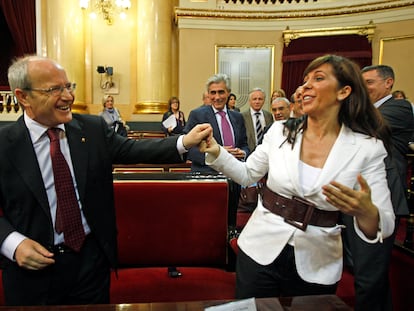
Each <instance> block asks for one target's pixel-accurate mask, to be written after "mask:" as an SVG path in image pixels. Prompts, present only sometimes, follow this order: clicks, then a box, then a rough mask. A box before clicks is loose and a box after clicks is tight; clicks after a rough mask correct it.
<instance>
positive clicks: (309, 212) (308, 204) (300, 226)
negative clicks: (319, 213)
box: [285, 196, 315, 231]
mask: <svg viewBox="0 0 414 311" xmlns="http://www.w3.org/2000/svg"><path fill="white" fill-rule="evenodd" d="M292 200H294V201H297V202H298V203H301V204H303V205H305V206H306V212H305V217H303V222H302V223H300V222H297V221H294V220H290V219H286V218H285V222H286V223H288V224H290V225H292V226H294V227H296V228H298V229H300V230H302V231H306V228H307V227H308V224H309V222H310V220H311V217H312V214H313V211H314V210H315V204H313V203H311V202H309V201H307V200H305V199H302V198H300V197H297V196H293V197H292Z"/></svg>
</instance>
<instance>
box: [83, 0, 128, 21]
mask: <svg viewBox="0 0 414 311" xmlns="http://www.w3.org/2000/svg"><path fill="white" fill-rule="evenodd" d="M89 2H91V5H90V6H91V7H90V11H91V12H90V14H89V16H90V17H91V18H93V19H95V18H96V16H97V15H98V14H100V15H102V17H103V19H104V20H105V21H106V23H107V24H108V25H112V24H113V22H114V15H116V14H119V16H120V17H121V18H122V19H125V18H126V11H127V10H128V9H129V8H130V7H131V1H129V0H92V1H89V0H80V1H79V5H80V7H81V8H82V9H83V10H87V9H88V7H89Z"/></svg>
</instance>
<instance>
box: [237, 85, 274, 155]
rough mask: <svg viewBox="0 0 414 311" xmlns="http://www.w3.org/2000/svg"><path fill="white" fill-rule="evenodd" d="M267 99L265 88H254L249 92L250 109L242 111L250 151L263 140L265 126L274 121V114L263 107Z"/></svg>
mask: <svg viewBox="0 0 414 311" xmlns="http://www.w3.org/2000/svg"><path fill="white" fill-rule="evenodd" d="M265 99H266V94H265V92H264V90H263V89H261V88H254V89H253V90H251V91H250V93H249V105H250V109H249V110H246V111H243V112H242V116H243V119H244V125H245V127H246V134H247V144H248V145H249V150H250V152H252V151H253V150H254V149H255V148H256V146H257V145H258V144H260V143H261V142H262V139H263V134H264V129H265V127H266V126H268V125H270V124H272V123H273V116H272V114H271V113H270V112H269V111H267V110H264V109H262V108H263V105H264V103H265Z"/></svg>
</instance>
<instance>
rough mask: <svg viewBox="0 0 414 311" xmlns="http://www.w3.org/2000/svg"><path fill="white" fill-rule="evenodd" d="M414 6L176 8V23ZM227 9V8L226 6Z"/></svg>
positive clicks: (398, 1) (395, 1)
mask: <svg viewBox="0 0 414 311" xmlns="http://www.w3.org/2000/svg"><path fill="white" fill-rule="evenodd" d="M412 6H414V1H412V0H390V1H386V2H384V1H380V2H374V3H367V4H355V5H350V6H344V5H342V6H338V7H327V8H319V9H315V8H313V9H302V10H298V9H296V10H293V9H286V7H283V8H281V7H280V9H279V10H274V9H273V8H274V6H273V7H272V10H261V11H257V10H255V11H253V10H252V11H247V10H246V9H248V7H243V8H241V10H227V9H224V10H223V9H221V10H211V9H190V8H175V12H174V15H175V22H176V24H178V20H179V19H181V18H183V19H185V18H199V19H225V20H281V19H283V20H291V19H298V18H311V17H319V18H320V17H336V16H341V15H356V14H364V13H379V12H381V11H389V10H392V9H401V8H407V7H412ZM226 8H227V6H226Z"/></svg>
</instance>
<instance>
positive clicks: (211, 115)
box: [207, 107, 223, 145]
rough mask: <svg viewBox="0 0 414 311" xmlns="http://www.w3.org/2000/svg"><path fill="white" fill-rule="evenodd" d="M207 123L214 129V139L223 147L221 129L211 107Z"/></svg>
mask: <svg viewBox="0 0 414 311" xmlns="http://www.w3.org/2000/svg"><path fill="white" fill-rule="evenodd" d="M207 123H210V125H211V127H212V128H213V136H214V139H215V140H216V141H217V142H218V143H219V144H220V145H223V140H222V139H221V134H220V128H219V126H218V123H217V119H216V115H215V113H214V110H213V108H212V107H209V109H208V114H207Z"/></svg>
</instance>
